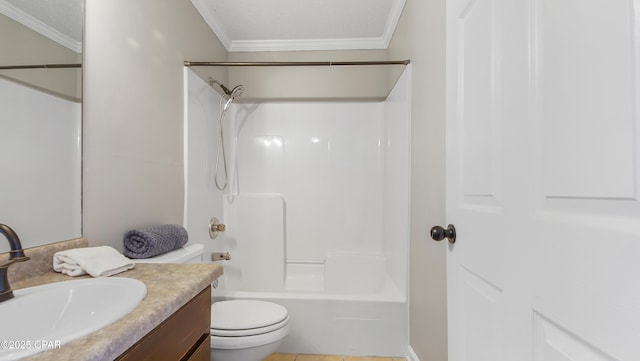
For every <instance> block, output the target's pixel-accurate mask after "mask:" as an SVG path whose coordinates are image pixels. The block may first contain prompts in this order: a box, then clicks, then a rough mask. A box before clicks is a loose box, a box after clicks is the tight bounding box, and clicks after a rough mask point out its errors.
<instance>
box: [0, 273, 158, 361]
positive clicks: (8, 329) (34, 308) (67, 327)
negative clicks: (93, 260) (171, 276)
mask: <svg viewBox="0 0 640 361" xmlns="http://www.w3.org/2000/svg"><path fill="white" fill-rule="evenodd" d="M13 293H14V295H15V297H14V298H12V299H10V300H8V301H4V302H0V320H1V321H0V322H2V327H1V328H0V342H1V344H0V360H17V359H19V358H22V357H26V356H30V355H33V354H36V353H38V352H42V351H47V350H50V349H54V348H60V347H64V346H62V345H64V344H65V343H68V342H70V341H73V340H75V339H77V338H80V337H82V336H86V335H88V334H89V333H91V332H93V331H96V330H98V329H100V328H102V327H105V326H107V325H109V324H111V323H113V322H115V321H117V320H118V319H119V318H121V317H123V316H125V315H126V314H127V313H129V312H131V311H132V310H133V309H134V308H135V307H136V306H137V305H138V304H139V303H140V301H142V299H143V298H144V297H145V295H146V294H147V287H146V286H145V285H144V283H142V282H140V281H138V280H135V279H131V278H124V277H109V278H91V279H80V280H73V281H65V282H58V283H51V284H46V285H42V286H35V287H29V288H24V289H19V290H14V291H13Z"/></svg>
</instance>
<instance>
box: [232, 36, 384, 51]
mask: <svg viewBox="0 0 640 361" xmlns="http://www.w3.org/2000/svg"><path fill="white" fill-rule="evenodd" d="M387 46H388V43H387V42H386V41H385V39H384V38H356V39H302V40H234V41H231V44H230V46H229V47H228V48H227V50H228V51H230V52H250V51H303V50H356V49H385V48H386V47H387Z"/></svg>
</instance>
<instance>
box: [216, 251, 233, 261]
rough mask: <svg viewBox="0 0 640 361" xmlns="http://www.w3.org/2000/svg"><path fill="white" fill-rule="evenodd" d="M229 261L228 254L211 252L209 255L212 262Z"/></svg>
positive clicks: (229, 256)
mask: <svg viewBox="0 0 640 361" xmlns="http://www.w3.org/2000/svg"><path fill="white" fill-rule="evenodd" d="M230 259H231V255H230V254H229V252H224V253H222V252H213V253H211V260H212V261H228V260H230Z"/></svg>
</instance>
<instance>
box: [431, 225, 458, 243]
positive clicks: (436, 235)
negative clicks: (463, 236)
mask: <svg viewBox="0 0 640 361" xmlns="http://www.w3.org/2000/svg"><path fill="white" fill-rule="evenodd" d="M431 238H432V239H433V240H434V241H442V240H443V239H445V238H446V239H448V240H449V243H452V244H453V243H456V227H454V226H453V224H450V225H448V226H447V228H442V227H440V226H435V227H432V228H431Z"/></svg>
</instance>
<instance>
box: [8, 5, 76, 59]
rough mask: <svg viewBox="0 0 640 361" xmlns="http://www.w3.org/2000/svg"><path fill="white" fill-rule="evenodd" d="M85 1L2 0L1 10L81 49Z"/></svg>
mask: <svg viewBox="0 0 640 361" xmlns="http://www.w3.org/2000/svg"><path fill="white" fill-rule="evenodd" d="M83 3H84V1H83V0H0V13H2V14H4V15H6V16H8V17H10V18H12V19H13V20H15V21H17V22H19V23H21V24H23V25H25V26H27V27H29V28H31V29H33V30H35V31H37V32H39V33H41V34H42V35H44V36H47V37H49V38H50V39H51V40H54V41H56V42H58V43H60V44H62V45H64V46H66V47H68V48H70V49H72V50H74V51H75V52H78V53H79V52H81V51H82V16H83Z"/></svg>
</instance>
